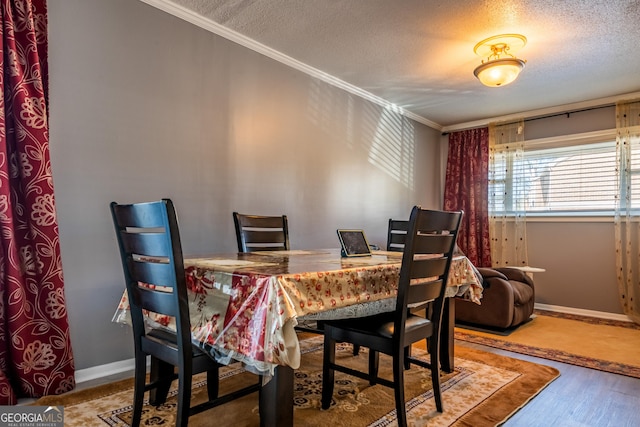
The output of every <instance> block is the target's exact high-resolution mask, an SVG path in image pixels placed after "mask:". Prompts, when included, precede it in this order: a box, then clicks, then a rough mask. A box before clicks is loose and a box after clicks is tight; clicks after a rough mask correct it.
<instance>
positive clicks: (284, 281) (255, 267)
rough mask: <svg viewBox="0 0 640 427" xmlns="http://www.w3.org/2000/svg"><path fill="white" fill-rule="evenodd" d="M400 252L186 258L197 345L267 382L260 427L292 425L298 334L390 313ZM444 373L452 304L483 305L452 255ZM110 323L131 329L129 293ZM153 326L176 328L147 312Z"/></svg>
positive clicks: (476, 284) (469, 271)
mask: <svg viewBox="0 0 640 427" xmlns="http://www.w3.org/2000/svg"><path fill="white" fill-rule="evenodd" d="M401 264H402V252H394V251H373V253H372V255H370V256H362V257H343V256H341V253H340V250H339V249H315V250H288V251H259V252H249V253H228V254H207V255H197V256H188V257H185V259H184V267H185V277H186V282H187V289H188V297H189V314H190V320H191V330H192V339H193V342H194V343H195V344H197V345H199V346H200V347H201V348H203V349H206V350H207V351H208V352H209V353H210V354H211V356H212V357H214V358H215V359H216V360H217V361H218V362H220V363H223V364H229V363H232V362H238V361H239V362H242V363H243V365H244V367H245V369H247V370H248V371H250V372H254V373H256V374H261V375H264V376H265V378H268V381H266V383H265V384H264V386H263V390H262V392H261V393H260V404H259V405H260V423H261V425H262V426H278V427H280V426H291V425H293V382H294V380H293V378H294V370H295V369H298V368H299V366H300V359H301V352H300V346H299V341H298V335H297V333H296V326H298V325H300V324H303V323H308V322H318V321H322V320H329V319H341V318H355V317H364V316H368V315H373V314H376V313H380V312H388V311H393V310H394V309H395V299H396V298H395V297H396V294H397V287H398V279H399V275H400V267H401ZM445 293H446V296H447V297H450V298H446V300H445V301H446V303H445V312H444V315H443V325H442V332H441V346H440V348H441V368H442V369H443V370H444V371H447V372H451V371H453V368H454V352H453V349H454V347H453V341H454V340H453V328H454V324H455V317H454V316H455V313H454V311H455V307H454V299H455V298H453V297H457V298H464V299H468V300H470V301H473V302H475V303H477V304H480V300H481V298H482V279H481V277H479V275H478V274H477V271H476V270H475V268H474V267H473V265H472V264H471V262H469V260H468V259H467V258H466V257H465V256H464V255H457V256H454V258H453V260H452V263H451V268H450V273H449V279H448V282H447V288H446V292H445ZM113 321H114V322H118V323H127V324H130V317H129V313H128V297H127V293H126V291H125V292H124V293H123V295H122V298H121V300H120V302H119V304H118V308H117V310H116V313H115V315H114V317H113ZM147 321H148V322H149V324H150V325H152V326H156V327H158V326H162V327H166V328H168V329H171V328H172V327H173V328H174V329H175V326H174V325H173V319H172V318H169V317H166V316H160V315H155V314H154V313H148V316H147Z"/></svg>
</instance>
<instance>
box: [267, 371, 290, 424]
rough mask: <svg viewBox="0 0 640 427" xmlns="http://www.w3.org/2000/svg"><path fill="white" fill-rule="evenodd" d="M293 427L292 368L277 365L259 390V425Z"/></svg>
mask: <svg viewBox="0 0 640 427" xmlns="http://www.w3.org/2000/svg"><path fill="white" fill-rule="evenodd" d="M281 426H282V427H288V426H291V427H293V369H292V368H291V367H289V366H278V367H277V368H276V370H275V373H274V376H273V378H271V381H269V382H268V383H267V384H265V385H264V386H263V387H262V389H261V390H260V427H281Z"/></svg>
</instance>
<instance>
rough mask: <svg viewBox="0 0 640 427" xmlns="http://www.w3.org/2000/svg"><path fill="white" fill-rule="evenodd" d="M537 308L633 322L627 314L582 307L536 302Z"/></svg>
mask: <svg viewBox="0 0 640 427" xmlns="http://www.w3.org/2000/svg"><path fill="white" fill-rule="evenodd" d="M534 307H535V308H537V309H539V310H547V311H555V312H558V313H567V314H577V315H579V316H589V317H597V318H599V319H608V320H619V321H621V322H632V320H631V319H629V317H628V316H627V315H626V314H618V313H607V312H605V311H595V310H585V309H582V308H573V307H563V306H561V305H549V304H539V303H536V304H535V306H534Z"/></svg>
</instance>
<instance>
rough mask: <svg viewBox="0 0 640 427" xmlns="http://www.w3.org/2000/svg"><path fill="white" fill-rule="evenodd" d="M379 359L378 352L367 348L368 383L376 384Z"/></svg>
mask: <svg viewBox="0 0 640 427" xmlns="http://www.w3.org/2000/svg"><path fill="white" fill-rule="evenodd" d="M379 360H380V358H379V353H378V352H377V351H375V350H371V349H369V385H376V384H377V383H378V381H377V378H378V366H379V363H378V362H379Z"/></svg>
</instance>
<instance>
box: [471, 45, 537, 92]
mask: <svg viewBox="0 0 640 427" xmlns="http://www.w3.org/2000/svg"><path fill="white" fill-rule="evenodd" d="M526 44H527V38H526V37H525V36H523V35H520V34H501V35H498V36H493V37H489V38H488V39H484V40H482V41H481V42H479V43H478V44H476V45H475V47H474V48H473V51H474V52H475V53H476V54H477V55H478V56H480V57H482V58H486V60H485V59H483V60H482V64H480V65H479V66H477V67H476V69H475V70H473V74H474V75H475V76H476V77H477V78H478V80H480V82H481V83H482V84H483V85H485V86H489V87H500V86H506V85H508V84H509V83H511V82H513V81H514V80H515V79H516V78H518V74H520V71H522V69H523V68H524V65H525V64H526V61H525V60H523V59H518V58H516V57H515V53H516V52H517V51H518V50H520V49H522V48H523V47H524V46H525V45H526Z"/></svg>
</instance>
